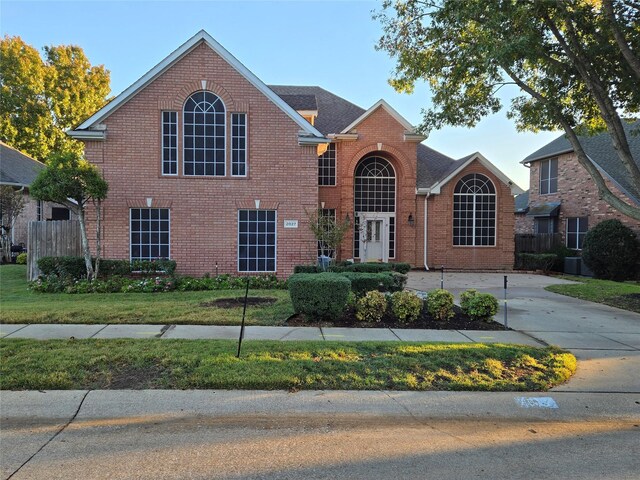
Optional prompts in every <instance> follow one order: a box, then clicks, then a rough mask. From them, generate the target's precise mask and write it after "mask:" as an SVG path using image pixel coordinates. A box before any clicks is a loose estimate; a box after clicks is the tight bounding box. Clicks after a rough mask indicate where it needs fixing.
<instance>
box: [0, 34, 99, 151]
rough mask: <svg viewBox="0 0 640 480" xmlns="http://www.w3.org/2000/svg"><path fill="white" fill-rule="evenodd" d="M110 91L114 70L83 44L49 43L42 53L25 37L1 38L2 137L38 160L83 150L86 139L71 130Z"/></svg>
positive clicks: (95, 108) (88, 114) (92, 110)
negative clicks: (96, 61) (94, 61)
mask: <svg viewBox="0 0 640 480" xmlns="http://www.w3.org/2000/svg"><path fill="white" fill-rule="evenodd" d="M109 92H110V87H109V71H108V70H106V69H105V68H104V66H103V65H99V66H92V65H91V63H90V62H89V60H88V59H87V57H86V56H85V54H84V52H83V50H82V48H80V47H78V46H75V45H60V46H49V47H45V48H44V58H42V57H41V56H40V54H39V53H38V51H37V50H36V49H35V48H33V47H32V46H30V45H27V44H26V43H25V42H24V41H23V40H22V39H21V38H20V37H9V36H5V37H4V38H3V39H2V40H0V139H1V140H2V141H4V142H6V143H8V144H10V145H11V146H13V147H15V148H17V149H18V150H21V151H23V152H25V153H27V154H28V155H30V156H32V157H33V158H35V159H37V160H40V161H43V160H44V159H45V158H47V156H48V155H49V154H50V153H52V152H68V151H73V152H76V153H78V154H81V153H82V148H83V146H82V143H81V142H78V141H77V140H73V139H72V138H70V137H68V136H67V135H66V134H65V130H67V129H70V128H73V127H75V126H77V125H78V124H79V123H80V122H81V121H82V120H84V119H85V118H87V117H89V116H90V115H91V114H92V113H93V112H95V111H96V110H98V109H100V108H101V107H102V106H103V105H104V104H105V103H106V101H107V95H108V94H109Z"/></svg>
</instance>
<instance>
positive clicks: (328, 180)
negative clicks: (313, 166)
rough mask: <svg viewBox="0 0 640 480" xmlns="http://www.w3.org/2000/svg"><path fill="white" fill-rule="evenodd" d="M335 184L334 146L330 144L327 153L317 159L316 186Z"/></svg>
mask: <svg viewBox="0 0 640 480" xmlns="http://www.w3.org/2000/svg"><path fill="white" fill-rule="evenodd" d="M335 184H336V144H335V143H330V144H329V147H328V148H327V151H326V152H324V153H323V154H322V155H320V156H319V157H318V185H320V186H325V187H328V186H334V185H335Z"/></svg>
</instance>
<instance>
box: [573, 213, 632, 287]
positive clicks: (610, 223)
mask: <svg viewBox="0 0 640 480" xmlns="http://www.w3.org/2000/svg"><path fill="white" fill-rule="evenodd" d="M582 260H583V261H584V263H585V264H586V265H587V267H589V268H590V269H591V271H592V272H593V273H594V275H595V276H596V278H604V279H608V280H615V281H624V280H629V279H633V278H634V277H636V276H637V275H638V271H639V270H640V265H639V262H640V242H638V239H637V238H636V234H635V233H634V232H633V231H632V230H631V229H630V228H629V227H627V226H626V225H623V224H622V222H620V220H605V221H604V222H600V223H599V224H598V225H596V226H595V227H593V228H592V229H591V230H589V231H588V232H587V234H586V235H585V237H584V244H583V246H582Z"/></svg>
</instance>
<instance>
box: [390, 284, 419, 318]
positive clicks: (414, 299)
mask: <svg viewBox="0 0 640 480" xmlns="http://www.w3.org/2000/svg"><path fill="white" fill-rule="evenodd" d="M391 311H392V312H393V315H394V316H395V317H396V318H397V319H398V320H399V321H400V322H404V323H409V322H415V321H416V320H417V319H418V317H419V316H420V312H421V311H422V300H421V299H420V297H418V296H417V295H416V294H415V293H413V292H407V291H403V292H394V293H393V294H392V295H391Z"/></svg>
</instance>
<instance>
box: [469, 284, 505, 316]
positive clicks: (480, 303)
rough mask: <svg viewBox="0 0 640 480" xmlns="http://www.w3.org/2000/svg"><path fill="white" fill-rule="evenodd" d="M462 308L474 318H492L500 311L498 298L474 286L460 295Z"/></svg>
mask: <svg viewBox="0 0 640 480" xmlns="http://www.w3.org/2000/svg"><path fill="white" fill-rule="evenodd" d="M460 308H461V309H462V312H463V313H465V314H467V315H469V317H471V319H473V320H491V319H492V318H493V316H494V315H495V314H496V313H498V299H497V298H496V297H494V296H493V295H491V294H490V293H479V292H478V291H477V290H475V289H473V288H472V289H470V290H467V291H466V292H462V294H461V295H460Z"/></svg>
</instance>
